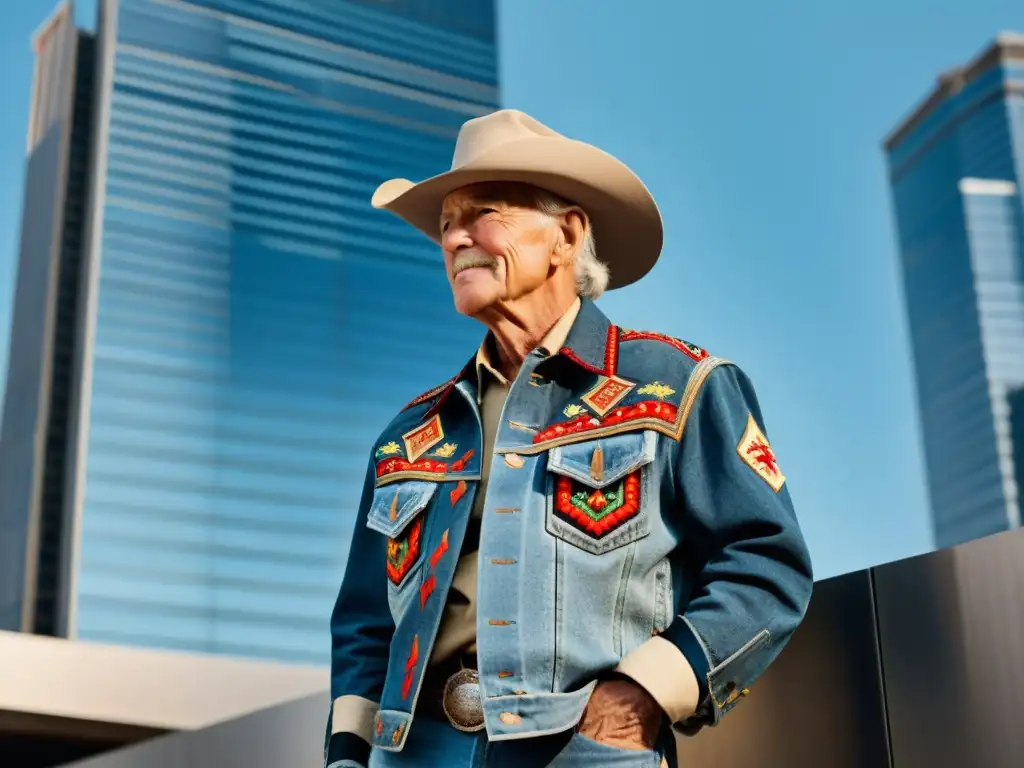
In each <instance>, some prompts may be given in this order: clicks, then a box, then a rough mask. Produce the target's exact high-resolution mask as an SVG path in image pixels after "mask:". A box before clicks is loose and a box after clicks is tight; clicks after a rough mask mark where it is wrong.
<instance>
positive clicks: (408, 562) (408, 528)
mask: <svg viewBox="0 0 1024 768" xmlns="http://www.w3.org/2000/svg"><path fill="white" fill-rule="evenodd" d="M436 491H437V483H428V482H420V481H416V480H411V481H406V482H404V483H393V484H391V485H385V486H383V487H382V488H378V489H376V490H375V491H374V493H373V502H372V503H371V505H370V511H369V514H368V515H367V520H366V527H367V528H370V529H371V530H374V531H376V532H377V533H380V534H382V535H384V536H386V537H387V540H388V542H387V574H388V602H389V603H390V605H391V611H392V613H393V614H394V615H395V617H396V618H397V617H398V616H399V615H401V614H402V613H404V612H405V609H406V608H407V607H408V605H409V601H410V600H411V599H412V596H413V595H414V594H415V593H416V589H415V588H414V587H412V586H410V585H413V584H415V582H416V576H415V575H416V573H418V572H419V571H420V569H421V567H422V565H423V560H424V552H425V545H424V542H423V539H424V535H425V533H426V531H425V526H426V514H425V512H426V509H427V507H428V506H429V505H430V501H431V499H433V497H434V494H435V493H436Z"/></svg>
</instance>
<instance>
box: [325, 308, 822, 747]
mask: <svg viewBox="0 0 1024 768" xmlns="http://www.w3.org/2000/svg"><path fill="white" fill-rule="evenodd" d="M472 371H473V367H472V363H470V365H468V366H467V367H466V368H465V369H464V370H463V372H462V373H461V374H459V376H457V377H456V378H454V379H453V380H452V381H450V382H448V383H446V384H444V385H442V386H441V387H438V388H436V389H434V390H432V391H430V392H428V393H426V394H424V395H422V396H420V397H418V398H416V399H415V400H414V401H413V402H412V403H410V404H409V405H408V406H407V407H406V408H405V409H403V410H402V412H401V413H400V414H399V415H398V416H397V417H396V418H395V419H394V420H393V421H392V423H391V424H390V425H389V426H388V427H387V428H386V429H385V430H384V432H383V433H382V435H381V437H380V440H379V442H378V443H377V445H376V446H375V452H374V455H373V456H372V457H371V460H370V463H369V467H368V470H367V476H366V483H365V487H364V490H363V494H362V499H361V500H360V506H359V513H358V519H357V522H356V527H355V532H354V535H353V543H352V548H351V554H350V556H349V561H348V565H347V570H346V573H345V576H344V580H343V582H342V585H341V589H340V592H339V595H338V600H337V604H336V608H335V610H334V613H333V616H332V619H331V634H332V640H333V656H332V659H333V661H332V670H331V688H332V698H333V704H332V711H331V715H330V717H329V721H328V733H327V738H326V747H325V765H328V766H348V765H353V766H358V765H363V764H365V762H366V760H367V756H368V753H369V745H370V744H372V745H373V746H374V747H377V748H380V749H384V750H401V749H402V747H403V745H404V744H405V741H406V738H407V737H408V734H409V730H410V728H412V727H415V725H414V722H413V721H414V714H413V713H414V710H415V706H416V700H417V697H418V695H419V693H420V683H421V678H422V673H423V668H424V664H425V662H426V660H427V658H428V657H429V655H430V650H431V647H432V644H433V641H434V637H435V635H436V633H437V630H438V626H439V623H440V619H441V614H442V609H443V607H444V602H445V596H446V594H447V592H448V588H449V586H450V583H451V580H452V576H453V573H454V569H455V565H456V562H457V560H458V554H459V550H460V547H461V544H462V539H463V535H464V533H465V530H466V524H467V520H468V517H469V512H470V509H471V507H472V504H473V499H474V495H475V493H476V487H477V482H478V480H479V478H480V463H479V462H480V456H481V453H482V451H481V445H480V441H481V429H480V414H479V411H478V407H477V398H476V392H475V386H476V385H475V379H474V377H473V375H472ZM479 558H480V561H479V582H478V587H477V589H478V595H477V599H478V618H477V657H478V664H479V672H480V681H481V688H482V695H483V706H484V713H485V718H486V729H487V736H488V738H490V739H491V740H500V739H518V738H525V737H531V736H538V735H541V734H547V733H553V732H558V731H560V730H565V729H568V728H571V727H572V726H573V725H574V724H575V723H576V722H577V721H578V719H579V717H580V716H581V714H582V711H583V709H584V707H585V706H586V703H587V700H588V698H589V696H590V693H591V690H592V689H593V686H594V685H595V680H596V678H597V676H598V675H600V674H601V673H603V672H607V671H608V670H611V669H614V668H616V667H617V666H619V665H620V662H621V661H622V659H623V657H627V658H631V659H634V660H635V663H634V664H633V667H634V668H637V669H642V667H643V663H642V661H643V658H644V655H645V653H646V652H647V651H648V650H652V649H653V646H652V644H655V643H656V644H659V654H660V655H659V656H658V658H660V659H662V660H664V659H665V656H664V649H665V648H666V647H671V648H673V649H674V650H673V651H672V653H674V654H678V656H677V658H678V660H679V661H680V662H683V661H685V662H686V663H687V664H688V665H689V667H690V668H692V670H693V671H694V673H695V674H696V676H697V680H698V683H699V685H700V702H699V706H698V708H697V710H696V712H695V713H686V714H685V715H680V716H678V718H677V714H676V713H674V712H673V711H672V706H671V705H667V704H665V706H666V712H667V713H668V714H669V715H670V717H671V718H672V719H677V722H676V724H677V726H679V727H681V728H682V729H683V730H685V731H688V732H691V733H692V732H695V731H696V730H699V729H700V728H701V727H703V726H705V725H714V724H716V723H717V722H718V721H719V719H720V718H721V717H722V715H723V714H724V713H726V712H728V711H729V710H730V709H731V708H732V707H733V706H735V704H736V703H737V701H739V700H740V699H741V698H742V696H743V695H745V694H746V693H747V692H748V690H749V688H750V686H751V685H752V684H753V682H754V681H755V680H756V679H757V678H758V676H759V675H760V674H761V673H762V672H763V671H764V670H765V668H766V667H767V666H768V665H769V664H770V663H771V662H772V660H773V659H774V658H775V657H776V656H777V655H778V653H779V652H780V651H781V650H782V648H783V646H784V645H785V644H786V643H787V641H788V639H789V637H790V636H791V634H792V633H793V631H794V630H795V629H796V627H797V625H798V624H799V623H800V621H801V620H802V618H803V615H804V612H805V610H806V606H807V603H808V600H809V598H810V593H811V586H812V581H813V578H812V570H811V563H810V558H809V556H808V552H807V548H806V545H805V542H804V539H803V536H802V534H801V532H800V528H799V525H798V523H797V519H796V516H795V514H794V511H793V505H792V502H791V500H790V496H789V491H788V485H787V483H786V481H785V477H784V475H783V474H782V470H781V469H780V467H779V464H778V463H777V460H776V457H775V454H774V451H773V450H772V448H771V446H770V444H769V442H768V439H767V437H766V434H765V426H764V422H763V419H762V415H761V412H760V408H759V406H758V403H757V399H756V396H755V393H754V389H753V387H752V385H751V383H750V381H749V380H748V378H747V377H746V376H745V375H744V374H743V373H742V371H741V370H740V369H739V368H737V367H736V366H735V365H733V364H731V363H729V362H727V361H726V360H723V359H720V358H717V357H713V356H711V355H709V354H708V353H707V352H706V351H705V350H703V349H701V348H699V347H697V346H695V345H692V344H689V343H687V342H682V341H679V340H676V339H672V338H669V337H666V336H662V335H660V334H654V333H646V332H638V331H631V330H626V329H622V328H619V327H616V326H615V325H613V324H611V323H610V322H609V321H608V319H607V318H606V317H605V316H604V315H603V314H602V313H601V312H600V311H599V310H598V309H597V307H596V306H595V305H594V304H593V303H592V302H590V301H584V302H583V305H582V307H581V309H580V313H579V315H578V317H577V319H576V321H575V323H574V325H573V328H572V330H571V331H570V333H569V337H568V339H567V340H566V344H565V346H564V347H563V348H562V349H561V350H558V351H551V352H548V351H547V350H543V349H537V350H534V351H533V352H532V353H531V354H530V355H529V356H528V357H527V359H526V361H525V362H524V364H523V366H522V368H521V370H520V371H519V373H518V375H517V376H516V379H515V380H514V381H513V383H512V386H511V388H510V390H509V395H508V398H507V400H506V403H505V406H504V410H503V413H502V417H501V421H500V423H499V426H498V431H497V435H496V439H495V445H494V459H493V462H492V466H491V467H490V472H489V485H488V489H487V495H486V499H485V506H484V512H483V520H482V523H481V533H480V546H479ZM666 641H667V642H668V643H671V646H666V645H665V642H666ZM651 658H652V659H653V658H655V655H651ZM660 666H661V667H662V669H661V672H660V674H661V675H662V676H664V675H666V674H668V675H671V674H672V672H671V669H670V667H671V665H669V668H668V669H666V668H665V665H664V664H661V665H660ZM636 679H638V681H639V682H641V684H643V683H644V679H643V676H642V675H638V676H636ZM659 684H660V685H661V687H664V684H665V681H664V679H662V680H661V681H660V683H659ZM649 690H652V692H653V686H652V687H651V688H649ZM656 698H659V697H658V696H656ZM661 698H664V697H661ZM659 700H661V699H659ZM663 704H664V702H663Z"/></svg>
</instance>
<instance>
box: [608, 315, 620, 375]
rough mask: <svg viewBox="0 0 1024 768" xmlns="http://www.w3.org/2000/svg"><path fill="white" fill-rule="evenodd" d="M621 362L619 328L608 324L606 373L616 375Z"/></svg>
mask: <svg viewBox="0 0 1024 768" xmlns="http://www.w3.org/2000/svg"><path fill="white" fill-rule="evenodd" d="M618 364H619V329H618V328H617V327H616V326H614V325H610V326H608V340H607V342H605V346H604V375H605V376H614V375H615V368H616V367H617V366H618Z"/></svg>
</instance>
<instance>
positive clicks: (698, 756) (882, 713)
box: [77, 531, 1024, 768]
mask: <svg viewBox="0 0 1024 768" xmlns="http://www.w3.org/2000/svg"><path fill="white" fill-rule="evenodd" d="M876 628H877V631H876ZM1022 638H1024V531H1014V532H1009V533H1004V534H999V535H996V536H992V537H989V538H987V539H982V540H979V541H976V542H972V543H969V544H963V545H960V546H958V547H956V548H955V549H951V550H944V551H941V552H935V553H932V554H929V555H925V556H922V557H918V558H914V559H911V560H906V561H901V562H897V563H892V564H889V565H885V566H882V567H879V568H876V569H872V571H870V572H868V571H860V572H857V573H852V574H848V575H846V576H840V577H837V578H834V579H829V580H828V581H823V582H819V583H818V584H817V585H815V591H814V597H813V598H812V600H811V606H810V609H809V611H808V614H807V618H806V620H805V621H804V623H803V625H802V626H801V627H800V629H799V630H798V631H797V633H796V635H795V636H794V637H793V640H792V642H791V643H790V644H789V646H788V647H787V648H786V649H785V650H784V651H783V653H782V654H781V655H780V656H779V658H778V660H777V661H776V663H775V664H774V665H773V666H772V667H771V668H770V669H769V670H768V672H767V673H766V674H765V675H764V677H763V678H762V679H761V680H760V681H759V682H758V683H757V685H756V686H755V687H754V688H753V689H752V690H751V694H750V695H749V696H748V697H747V698H746V699H745V700H744V701H743V702H742V703H741V704H740V705H739V706H737V707H736V708H735V709H734V710H733V712H731V713H730V714H729V715H728V716H727V717H726V718H725V719H724V720H723V721H722V723H721V724H720V725H719V726H718V727H716V728H708V729H705V730H704V731H702V732H701V733H700V734H698V735H697V736H696V737H693V738H686V737H681V738H680V739H679V742H680V743H679V747H680V749H679V757H680V764H681V766H682V768H691V767H694V766H699V768H735V766H745V765H754V766H764V767H765V768H775V767H776V766H778V767H779V768H782V767H784V768H820V767H821V766H828V768H886V766H890V767H891V768H918V767H919V766H939V767H940V768H960V767H961V766H963V767H964V768H974V767H975V766H984V767H985V768H1011V767H1012V768H1016V766H1019V765H1021V764H1022V760H1021V755H1024V728H1021V726H1020V715H1019V701H1020V700H1021V698H1024V639H1022ZM326 711H327V696H326V694H324V695H322V696H313V697H310V698H307V699H302V700H300V701H298V702H294V703H292V704H286V705H282V706H280V707H277V708H275V709H272V710H267V711H265V712H260V713H257V714H254V715H250V716H248V717H245V718H242V719H240V720H236V721H232V722H230V723H225V724H223V725H219V726H214V727H212V728H209V729H206V730H203V731H197V732H192V733H182V734H175V735H171V736H167V737H162V738H158V739H155V740H153V741H152V742H149V743H146V744H141V745H138V746H136V747H132V748H129V749H126V750H122V751H121V752H119V753H112V754H110V755H107V756H104V757H99V758H96V759H93V760H90V761H86V762H83V763H79V764H77V765H78V766H79V768H143V767H145V768H172V767H173V768H179V766H181V767H182V768H184V767H185V766H195V765H218V766H221V768H231V767H232V766H239V768H243V767H244V768H281V766H283V765H287V766H289V768H291V767H292V766H294V768H303V767H304V766H309V767H310V768H313V766H315V765H317V764H318V763H319V761H320V759H321V757H320V745H321V739H322V736H323V722H324V716H325V713H326ZM890 745H891V746H890ZM890 754H891V758H890Z"/></svg>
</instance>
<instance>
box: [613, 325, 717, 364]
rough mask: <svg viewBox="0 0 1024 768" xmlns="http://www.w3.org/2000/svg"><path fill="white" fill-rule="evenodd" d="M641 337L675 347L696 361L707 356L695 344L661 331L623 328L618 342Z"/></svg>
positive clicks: (638, 339)
mask: <svg viewBox="0 0 1024 768" xmlns="http://www.w3.org/2000/svg"><path fill="white" fill-rule="evenodd" d="M641 339H644V340H648V341H660V342H662V343H663V344H668V345H669V346H670V347H675V348H676V349H678V350H679V351H680V352H682V353H683V354H684V355H686V356H687V357H688V358H690V359H691V360H693V361H694V362H697V363H699V362H700V361H701V360H703V359H705V358H706V357H709V353H708V351H707V350H706V349H703V348H701V347H698V346H697V345H696V344H691V343H690V342H688V341H683V340H682V339H674V338H672V337H671V336H666V335H665V334H663V333H655V332H654V331H633V330H629V329H627V328H623V329H622V335H621V336H619V341H620V342H627V341H640V340H641Z"/></svg>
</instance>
